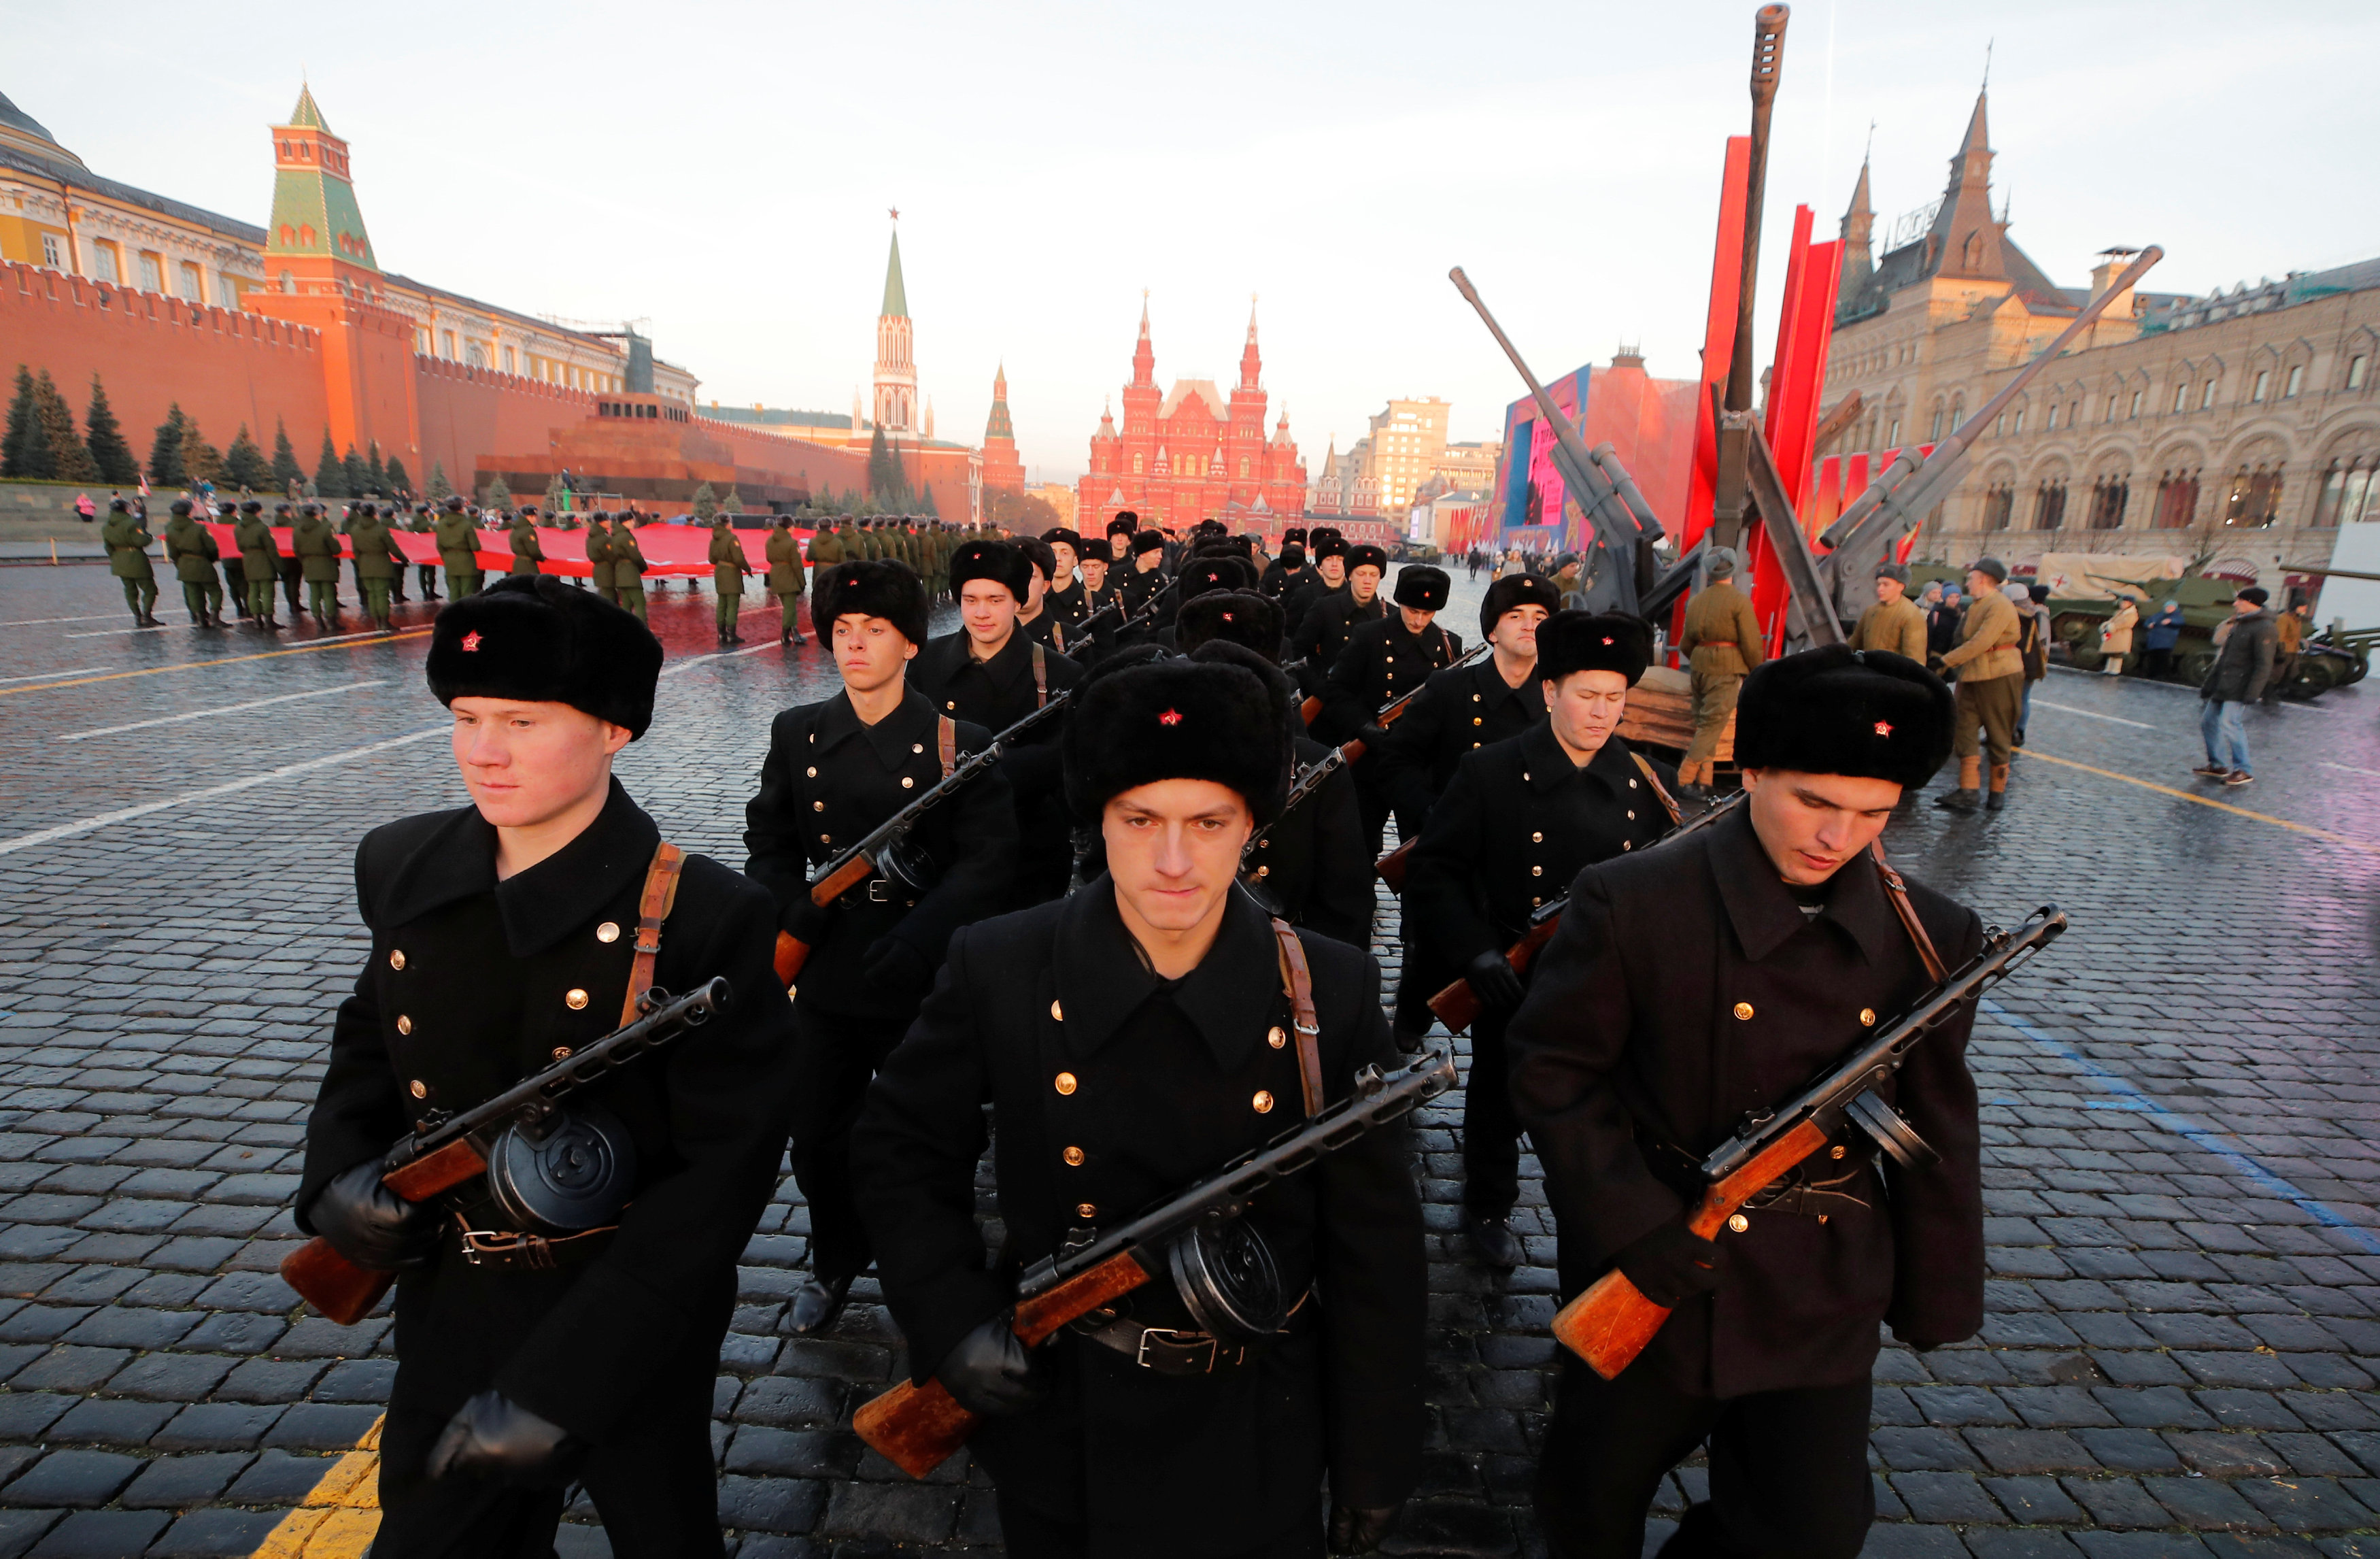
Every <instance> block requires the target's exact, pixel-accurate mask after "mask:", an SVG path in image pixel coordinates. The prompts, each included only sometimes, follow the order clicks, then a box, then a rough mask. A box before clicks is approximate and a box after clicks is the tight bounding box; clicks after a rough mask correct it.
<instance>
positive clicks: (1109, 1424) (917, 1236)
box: [853, 661, 1427, 1559]
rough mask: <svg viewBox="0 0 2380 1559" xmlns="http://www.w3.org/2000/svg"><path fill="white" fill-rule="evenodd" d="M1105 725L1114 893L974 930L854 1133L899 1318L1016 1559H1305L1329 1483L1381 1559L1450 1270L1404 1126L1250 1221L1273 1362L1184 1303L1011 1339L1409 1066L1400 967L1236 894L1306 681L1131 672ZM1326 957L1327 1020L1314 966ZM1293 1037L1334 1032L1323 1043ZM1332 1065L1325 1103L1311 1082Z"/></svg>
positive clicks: (1274, 807)
mask: <svg viewBox="0 0 2380 1559" xmlns="http://www.w3.org/2000/svg"><path fill="white" fill-rule="evenodd" d="M1085 700H1086V701H1085V706H1084V718H1083V719H1082V720H1081V721H1079V722H1077V723H1075V725H1073V726H1071V727H1070V728H1069V730H1068V733H1067V738H1066V792H1067V796H1068V798H1069V800H1070V801H1071V802H1072V804H1073V806H1074V808H1075V814H1076V815H1077V816H1078V817H1080V818H1081V819H1083V820H1084V821H1085V822H1086V823H1087V824H1089V825H1091V826H1094V827H1096V828H1098V829H1099V832H1100V834H1101V836H1102V838H1103V841H1104V843H1105V846H1106V857H1107V871H1106V872H1105V873H1103V874H1102V875H1101V876H1099V878H1097V879H1096V880H1094V881H1093V882H1092V883H1090V884H1089V885H1088V886H1087V887H1086V888H1085V889H1084V890H1083V891H1082V892H1080V893H1077V894H1075V895H1070V896H1068V897H1067V898H1064V899H1062V900H1060V901H1058V902H1056V903H1051V904H1045V905H1041V906H1038V907H1035V908H1032V909H1028V910H1026V911H1023V912H1021V913H1018V914H1014V915H1005V916H1002V917H1000V918H998V919H996V920H990V921H986V922H983V923H980V924H976V925H971V926H967V927H965V928H964V929H963V930H961V931H960V932H959V933H958V934H957V935H956V936H955V937H953V939H952V942H951V947H950V954H949V961H948V963H947V964H946V966H945V968H944V972H943V975H942V978H941V981H940V983H939V984H938V985H937V986H936V987H935V990H934V993H933V994H932V995H931V996H930V997H929V998H928V1000H927V1002H926V1005H925V1006H924V1007H923V1008H922V1009H921V1010H920V1012H919V1014H918V1017H917V1022H916V1024H915V1025H913V1026H912V1027H911V1029H910V1030H909V1034H908V1036H907V1038H906V1039H905V1041H903V1042H902V1044H901V1045H900V1047H899V1048H898V1049H896V1050H895V1051H894V1052H893V1053H892V1057H891V1059H890V1060H888V1061H887V1062H886V1064H885V1066H884V1069H883V1071H882V1073H881V1075H880V1077H879V1078H878V1079H877V1083H876V1086H875V1088H874V1089H873V1090H871V1091H870V1093H869V1096H868V1110H867V1113H866V1114H865V1116H864V1117H863V1119H862V1121H861V1123H860V1127H859V1130H858V1132H857V1133H856V1136H855V1138H854V1140H853V1156H854V1161H855V1163H856V1167H857V1169H858V1171H859V1182H860V1186H861V1203H860V1205H861V1210H862V1212H863V1213H864V1214H865V1215H866V1217H867V1220H868V1229H869V1232H870V1233H871V1234H872V1235H873V1236H875V1238H876V1241H877V1248H878V1252H879V1265H880V1271H881V1275H882V1283H883V1287H884V1294H885V1300H886V1303H887V1305H888V1306H889V1307H890V1308H891V1309H892V1314H893V1318H894V1319H895V1320H896V1321H898V1322H899V1323H900V1326H901V1329H902V1332H903V1333H904V1334H905V1336H906V1338H907V1341H908V1357H909V1360H910V1370H911V1376H912V1379H913V1380H915V1381H917V1382H920V1383H922V1382H925V1381H928V1380H937V1381H939V1382H941V1384H942V1385H943V1386H944V1387H945V1388H947V1389H948V1390H949V1391H950V1393H951V1395H953V1396H954V1397H955V1398H957V1400H958V1402H959V1404H960V1405H961V1406H962V1407H966V1408H968V1409H969V1410H970V1411H973V1412H976V1413H979V1414H982V1415H985V1417H984V1419H983V1421H982V1422H981V1423H980V1424H979V1425H978V1426H977V1429H976V1431H975V1434H974V1437H973V1440H972V1442H971V1446H970V1449H971V1452H972V1455H974V1457H975V1459H976V1462H977V1465H978V1466H979V1467H981V1468H984V1469H985V1470H986V1471H987V1472H989V1473H990V1476H991V1479H992V1481H993V1483H994V1485H995V1487H996V1490H997V1494H998V1500H999V1508H1000V1519H1001V1529H1002V1537H1003V1540H1004V1541H1005V1544H1006V1547H1007V1552H1008V1553H1011V1554H1014V1555H1016V1556H1017V1559H1055V1556H1061V1555H1065V1556H1084V1559H1089V1556H1099V1559H1109V1556H1127V1555H1129V1556H1139V1555H1149V1554H1161V1555H1172V1556H1179V1559H1210V1556H1211V1559H1221V1556H1224V1555H1233V1556H1263V1559H1270V1556H1274V1555H1281V1556H1288V1555H1296V1556H1298V1559H1305V1556H1308V1555H1312V1554H1315V1553H1318V1550H1319V1548H1320V1546H1321V1541H1322V1539H1323V1535H1324V1533H1323V1529H1324V1525H1325V1523H1324V1520H1323V1517H1322V1513H1321V1509H1320V1505H1319V1501H1318V1496H1319V1495H1320V1494H1321V1492H1322V1491H1323V1486H1324V1485H1325V1483H1326V1481H1327V1483H1328V1485H1329V1497H1330V1507H1331V1513H1330V1520H1329V1528H1330V1537H1331V1543H1332V1546H1333V1547H1334V1548H1336V1549H1337V1550H1338V1551H1339V1552H1341V1553H1363V1552H1368V1551H1369V1550H1371V1549H1372V1548H1374V1547H1376V1546H1377V1545H1378V1542H1379V1541H1380V1540H1381V1538H1382V1537H1383V1536H1384V1535H1385V1534H1386V1532H1387V1530H1388V1529H1389V1527H1390V1524H1391V1523H1392V1521H1393V1520H1394V1517H1395V1516H1396V1513H1397V1510H1398V1508H1399V1506H1400V1505H1401V1504H1403V1501H1404V1499H1405V1497H1406V1496H1407V1494H1408V1493H1409V1492H1410V1491H1411V1490H1412V1488H1413V1486H1414V1484H1415V1480H1416V1479H1417V1477H1418V1475H1419V1472H1420V1456H1421V1444H1422V1433H1423V1425H1424V1419H1423V1411H1424V1409H1423V1404H1422V1370H1423V1358H1422V1341H1423V1325H1424V1322H1425V1321H1426V1318H1427V1296H1426V1293H1425V1285H1426V1273H1425V1262H1424V1254H1423V1247H1422V1224H1421V1216H1420V1212H1421V1209H1420V1206H1419V1201H1418V1198H1417V1196H1416V1194H1415V1188H1414V1182H1413V1176H1412V1172H1411V1169H1410V1155H1411V1148H1410V1145H1409V1140H1408V1139H1406V1138H1405V1137H1404V1135H1403V1131H1402V1130H1390V1131H1382V1132H1374V1133H1369V1134H1366V1136H1364V1137H1361V1138H1359V1139H1356V1140H1355V1141H1354V1143H1353V1144H1352V1145H1350V1146H1348V1147H1347V1148H1345V1149H1343V1150H1342V1151H1340V1152H1337V1153H1334V1154H1331V1155H1330V1156H1328V1157H1326V1158H1324V1159H1322V1160H1321V1161H1320V1162H1319V1163H1317V1164H1316V1165H1315V1166H1314V1167H1312V1168H1311V1169H1309V1170H1307V1171H1305V1173H1303V1174H1301V1175H1297V1176H1294V1177H1293V1178H1291V1179H1289V1180H1287V1181H1285V1182H1282V1183H1281V1184H1280V1185H1278V1186H1276V1187H1272V1188H1267V1189H1265V1190H1263V1191H1261V1192H1258V1193H1257V1195H1256V1196H1255V1197H1254V1198H1253V1199H1252V1201H1251V1203H1250V1206H1249V1209H1248V1212H1246V1214H1245V1216H1246V1218H1247V1219H1248V1220H1249V1225H1248V1226H1249V1227H1250V1229H1251V1230H1252V1231H1253V1232H1254V1233H1255V1234H1256V1235H1257V1236H1258V1237H1260V1238H1261V1239H1262V1240H1263V1242H1264V1243H1265V1245H1266V1246H1267V1247H1268V1248H1269V1251H1270V1254H1271V1263H1272V1265H1273V1266H1274V1267H1276V1268H1277V1269H1278V1271H1279V1274H1280V1280H1281V1291H1282V1294H1283V1296H1284V1297H1286V1298H1288V1299H1290V1300H1291V1301H1292V1304H1293V1308H1292V1309H1291V1316H1290V1320H1289V1321H1288V1322H1287V1324H1286V1325H1285V1326H1284V1327H1283V1328H1282V1329H1281V1332H1280V1333H1279V1334H1277V1335H1275V1336H1274V1337H1273V1338H1271V1339H1270V1340H1269V1341H1268V1342H1266V1343H1263V1344H1259V1345H1256V1346H1248V1347H1245V1348H1241V1347H1238V1346H1231V1345H1230V1344H1228V1343H1226V1342H1225V1341H1223V1340H1222V1339H1220V1338H1218V1337H1217V1336H1215V1335H1213V1334H1209V1333H1208V1332H1205V1331H1202V1330H1200V1328H1199V1325H1198V1323H1197V1321H1195V1320H1194V1319H1193V1318H1192V1316H1191V1314H1190V1312H1189V1309H1188V1308H1187V1306H1186V1305H1185V1304H1184V1302H1183V1300H1182V1299H1181V1297H1179V1295H1178V1293H1177V1292H1175V1291H1174V1289H1173V1287H1172V1285H1171V1284H1164V1283H1160V1284H1152V1285H1147V1286H1144V1287H1142V1288H1140V1289H1137V1290H1135V1291H1134V1292H1132V1293H1130V1294H1128V1295H1126V1296H1123V1297H1119V1298H1118V1299H1117V1300H1116V1301H1114V1302H1113V1304H1112V1305H1111V1307H1109V1308H1108V1309H1104V1310H1101V1311H1095V1312H1093V1314H1092V1315H1091V1316H1089V1317H1086V1318H1085V1320H1084V1321H1082V1322H1080V1323H1078V1324H1077V1325H1075V1326H1074V1327H1070V1328H1066V1329H1063V1330H1061V1331H1060V1332H1059V1333H1058V1334H1056V1336H1055V1337H1054V1338H1052V1339H1051V1340H1050V1342H1049V1343H1048V1344H1047V1345H1045V1346H1042V1347H1040V1348H1038V1349H1035V1350H1031V1351H1028V1350H1027V1349H1026V1347H1025V1346H1024V1345H1023V1344H1022V1343H1021V1342H1019V1341H1018V1340H1017V1338H1016V1336H1015V1335H1014V1333H1013V1332H1012V1331H1011V1330H1010V1307H1011V1304H1012V1299H1011V1297H1010V1294H1011V1286H1010V1285H1011V1284H1012V1282H1013V1280H1014V1276H1015V1274H1016V1273H1017V1272H1018V1270H1019V1269H1020V1268H1022V1267H1023V1266H1025V1265H1026V1264H1027V1263H1030V1262H1033V1261H1038V1260H1039V1259H1041V1258H1044V1257H1048V1256H1051V1255H1054V1254H1056V1253H1057V1252H1058V1251H1060V1250H1061V1249H1062V1248H1066V1247H1067V1246H1069V1245H1070V1244H1072V1243H1074V1242H1076V1241H1080V1240H1083V1239H1086V1238H1090V1237H1096V1236H1097V1234H1098V1232H1099V1230H1100V1229H1101V1228H1102V1227H1103V1226H1112V1225H1113V1224H1117V1223H1120V1222H1122V1221H1123V1220H1125V1219H1128V1218H1130V1217H1131V1216H1132V1215H1133V1214H1134V1213H1135V1212H1137V1211H1138V1210H1139V1209H1141V1208H1142V1207H1144V1206H1146V1205H1147V1204H1148V1203H1149V1202H1151V1201H1152V1200H1155V1199H1156V1198H1158V1197H1159V1196H1160V1195H1162V1194H1164V1193H1167V1192H1171V1191H1174V1190H1178V1189H1180V1188H1184V1187H1185V1186H1187V1185H1190V1184H1193V1183H1195V1182H1196V1181H1197V1180H1198V1179H1200V1178H1201V1177H1203V1176H1205V1175H1210V1174H1212V1173H1213V1172H1215V1171H1216V1170H1219V1169H1220V1168H1221V1167H1222V1166H1223V1165H1224V1164H1225V1163H1228V1162H1229V1161H1230V1160H1232V1159H1233V1158H1234V1157H1236V1156H1237V1155H1239V1154H1240V1153H1242V1152H1244V1151H1247V1150H1249V1149H1252V1148H1255V1147H1256V1146H1257V1145H1258V1144H1260V1143H1262V1142H1264V1141H1266V1140H1267V1139H1269V1138H1271V1137H1273V1136H1274V1135H1276V1134H1277V1133H1278V1132H1279V1131H1280V1130H1281V1127H1282V1125H1283V1124H1284V1121H1285V1120H1293V1119H1294V1116H1295V1113H1296V1111H1297V1109H1298V1103H1297V1102H1298V1101H1300V1100H1301V1099H1305V1100H1307V1101H1308V1102H1307V1103H1306V1105H1305V1107H1306V1108H1307V1109H1308V1110H1309V1111H1311V1110H1317V1109H1319V1108H1320V1107H1321V1106H1322V1104H1323V1103H1324V1102H1327V1101H1330V1100H1337V1099H1340V1098H1343V1097H1345V1096H1346V1095H1347V1094H1348V1092H1349V1091H1350V1089H1351V1086H1352V1084H1353V1082H1354V1074H1355V1071H1356V1069H1357V1068H1358V1067H1361V1066H1368V1065H1376V1064H1377V1065H1386V1064H1387V1063H1389V1062H1390V1061H1391V1060H1392V1059H1393V1057H1392V1056H1391V1054H1390V1045H1389V1035H1388V1031H1387V1026H1386V1024H1385V1023H1384V1022H1383V1020H1382V1018H1381V1016H1380V1009H1379V993H1378V986H1379V973H1378V968H1377V967H1376V966H1375V965H1374V964H1373V963H1372V960H1371V959H1370V957H1369V956H1367V955H1366V954H1364V953H1362V952H1360V951H1358V950H1357V949H1354V948H1352V947H1348V946H1345V945H1343V944H1340V943H1337V942H1333V941H1331V940H1330V939H1329V938H1327V937H1320V936H1314V935H1310V934H1307V933H1304V932H1296V931H1294V930H1293V929H1292V928H1290V927H1288V926H1286V925H1283V924H1281V923H1280V922H1278V921H1274V920H1269V918H1268V917H1267V915H1266V914H1265V913H1264V911H1263V910H1262V909H1261V908H1260V907H1258V906H1257V903H1256V902H1255V901H1254V900H1253V899H1252V898H1250V897H1249V895H1246V894H1245V893H1243V892H1240V891H1238V890H1237V889H1236V887H1235V886H1234V878H1235V876H1236V874H1237V872H1238V870H1239V862H1240V856H1241V852H1242V848H1243V846H1245V844H1246V842H1247V840H1248V838H1249V836H1250V834H1252V833H1253V831H1254V830H1255V829H1256V828H1257V827H1259V826H1261V825H1262V824H1264V823H1266V822H1270V821H1271V820H1272V819H1273V818H1274V817H1275V816H1276V815H1277V814H1278V813H1279V811H1280V810H1281V804H1282V800H1283V797H1284V794H1285V791H1286V788H1287V785H1288V778H1289V739H1288V738H1289V731H1288V726H1289V722H1290V721H1291V720H1293V719H1294V718H1295V714H1294V711H1293V705H1292V704H1291V703H1290V701H1289V698H1288V694H1287V689H1286V685H1285V682H1283V683H1276V684H1275V685H1274V686H1272V687H1268V686H1267V684H1266V682H1265V681H1264V680H1262V679H1260V678H1259V677H1258V676H1257V675H1256V674H1254V673H1253V672H1251V671H1249V670H1247V669H1245V668H1244V667H1242V666H1238V665H1233V664H1198V663H1184V662H1179V661H1160V662H1158V663H1156V664H1130V663H1127V664H1123V665H1120V666H1118V667H1116V668H1114V669H1111V670H1108V671H1106V672H1104V673H1103V674H1102V675H1100V676H1096V677H1094V678H1093V679H1092V680H1091V681H1090V683H1089V684H1088V685H1087V688H1086V691H1085ZM1301 963H1302V964H1303V965H1304V967H1305V969H1306V971H1307V973H1308V980H1307V982H1306V984H1305V989H1306V990H1308V991H1309V992H1310V996H1309V998H1308V999H1309V1000H1310V1003H1311V1013H1312V1016H1311V1017H1307V1016H1305V1010H1306V1009H1305V1005H1303V1004H1302V1003H1300V1002H1299V1000H1298V996H1297V994H1296V993H1297V992H1298V990H1299V982H1298V981H1296V980H1294V979H1293V977H1292V976H1291V975H1289V974H1286V973H1284V970H1287V969H1293V968H1295V967H1296V966H1297V965H1298V964H1301ZM1293 1024H1295V1025H1299V1026H1300V1027H1299V1029H1298V1032H1299V1033H1300V1035H1301V1036H1308V1035H1310V1036H1311V1037H1310V1038H1302V1040H1301V1044H1300V1046H1299V1048H1297V1049H1293V1048H1291V1047H1290V1046H1289V1044H1288V1037H1289V1033H1290V1030H1291V1028H1292V1025H1293ZM1268 1034H1271V1035H1274V1036H1276V1038H1275V1039H1274V1040H1273V1041H1272V1042H1271V1043H1269V1044H1268V1042H1267V1041H1266V1036H1267V1035H1268ZM1301 1052H1303V1053H1304V1055H1302V1054H1301ZM1306 1056H1310V1057H1311V1062H1310V1065H1311V1066H1312V1067H1313V1069H1314V1071H1315V1072H1317V1073H1318V1075H1319V1077H1320V1078H1321V1079H1322V1082H1321V1085H1320V1088H1319V1089H1318V1090H1317V1091H1318V1093H1319V1094H1320V1095H1321V1097H1319V1098H1315V1097H1311V1096H1309V1095H1308V1094H1307V1092H1306V1090H1305V1087H1304V1085H1303V1084H1302V1083H1301V1065H1302V1061H1304V1059H1305V1057H1306ZM1051 1078H1055V1079H1056V1081H1055V1083H1054V1085H1053V1084H1052V1082H1051V1080H1050V1079H1051ZM987 1104H989V1105H990V1107H991V1119H992V1121H993V1123H994V1124H995V1126H996V1130H997V1136H998V1139H999V1143H1000V1147H999V1150H998V1153H997V1156H996V1159H995V1165H994V1167H995V1172H996V1175H997V1179H998V1192H999V1205H1000V1211H1001V1217H1002V1227H1003V1229H1004V1231H1005V1238H1004V1241H1003V1245H1002V1249H1001V1251H1000V1252H999V1254H998V1256H997V1258H996V1259H995V1261H993V1262H992V1263H991V1264H990V1268H989V1270H987V1263H986V1261H985V1260H984V1253H983V1247H982V1236H980V1235H979V1234H978V1233H977V1232H976V1224H975V1214H974V1206H973V1192H972V1190H971V1187H972V1185H973V1182H974V1179H975V1174H976V1163H977V1159H978V1157H979V1156H980V1154H981V1151H982V1150H983V1147H984V1143H985V1139H986V1135H987V1132H986V1116H985V1114H984V1106H986V1105H987Z"/></svg>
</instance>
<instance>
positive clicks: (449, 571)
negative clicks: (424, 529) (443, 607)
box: [431, 498, 480, 601]
mask: <svg viewBox="0 0 2380 1559" xmlns="http://www.w3.org/2000/svg"><path fill="white" fill-rule="evenodd" d="M431 528H432V529H433V530H436V532H437V534H438V561H439V562H440V563H441V564H443V565H444V566H445V569H446V594H447V595H448V597H450V598H451V599H453V600H455V601H460V600H462V599H463V598H464V597H465V596H467V595H476V594H478V593H479V590H480V532H479V528H478V527H477V526H475V525H473V524H472V523H471V517H470V516H469V515H468V514H465V513H464V512H463V510H462V508H461V506H460V505H458V504H456V503H455V500H453V499H451V498H450V499H448V500H447V506H446V508H445V509H444V510H443V511H442V512H441V513H440V514H439V516H438V518H436V519H434V520H432V521H431Z"/></svg>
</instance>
